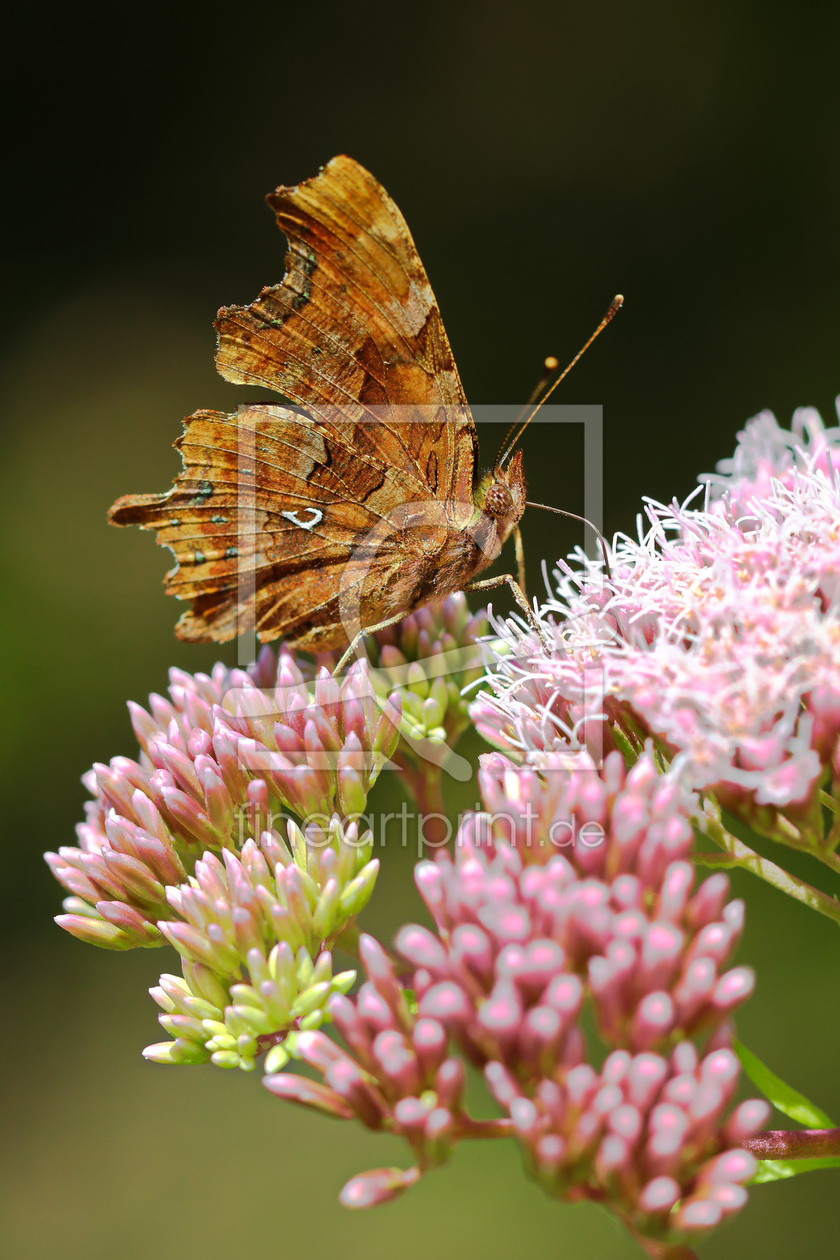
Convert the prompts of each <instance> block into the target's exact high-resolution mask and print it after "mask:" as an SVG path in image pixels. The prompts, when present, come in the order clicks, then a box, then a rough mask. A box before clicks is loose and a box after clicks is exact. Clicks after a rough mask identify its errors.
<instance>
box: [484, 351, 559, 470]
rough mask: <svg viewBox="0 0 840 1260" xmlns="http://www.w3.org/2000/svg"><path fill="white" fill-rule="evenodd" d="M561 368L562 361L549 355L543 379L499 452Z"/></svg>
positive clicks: (531, 393) (544, 364) (529, 396)
mask: <svg viewBox="0 0 840 1260" xmlns="http://www.w3.org/2000/svg"><path fill="white" fill-rule="evenodd" d="M559 366H560V360H559V359H555V357H554V355H553V354H550V355H549V356H548V357H547V358H546V359H545V361H544V363H543V373H542V376H541V377H540V379H539V380H538V381H537V383H536V385H535V386H534V388H533V389H532V390H531V392H530V394H529V395H528V397H527V399H526V401H525V405H524V406H523V407H521V408H520V410H519V415H518V416H517V417H516V419H515V420H514V422H513V424H512V425H511V426H510V428H509V429H508V431H507V433H506V434H505V436H504V440H503V441H502V444H501V446H500V447H499V450H504V448H505V447H506V446H507V444H508V441H509V439H510V435H511V434H512V433H515V432H516V430H517V429H518V428H519V426H520V425H521V423H522V421H523V420H524V418H525V416H527V414H528V412H529V411H530V410H531V408H532V407H533V405H534V403H535V402H536V401H537V399H538V398H539V396H540V394H541V393H542V392H543V390H544V389H545V387H546V385H547V384H548V382H549V381H550V380H551V378H552V376H553V375H554V373H555V372H556V371H557V369H558V368H559ZM498 462H499V461H498V460H496V463H497V464H498Z"/></svg>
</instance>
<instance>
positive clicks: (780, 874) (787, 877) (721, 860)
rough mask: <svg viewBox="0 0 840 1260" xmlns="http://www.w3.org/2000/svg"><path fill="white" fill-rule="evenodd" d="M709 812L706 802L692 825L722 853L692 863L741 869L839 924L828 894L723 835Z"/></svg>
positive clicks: (838, 910) (836, 905) (839, 904)
mask: <svg viewBox="0 0 840 1260" xmlns="http://www.w3.org/2000/svg"><path fill="white" fill-rule="evenodd" d="M713 811H714V807H713V806H711V803H710V802H708V798H707V806H706V810H705V812H704V813H703V814H702V815H701V816H700V817H699V818H695V823H696V825H697V827H698V828H699V830H700V831H701V832H702V833H703V835H705V836H708V837H709V839H710V840H713V841H714V843H715V844H717V845H719V846H720V848H721V849H723V853H721V854H718V853H695V854H694V860H695V861H696V862H699V863H700V864H701V865H703V866H738V867H741V869H742V870H745V871H750V872H751V873H752V874H753V875H757V876H758V878H759V879H763V880H764V882H765V883H766V884H772V886H773V887H774V888H778V890H779V891H780V892H783V893H786V894H787V896H788V897H793V898H794V900H795V901H801V902H802V904H803V905H805V906H808V908H809V909H811V910H816V911H817V913H818V914H822V915H825V917H826V918H827V919H833V920H834V922H835V923H838V924H840V901H837V899H836V898H834V897H831V896H829V894H828V893H824V892H821V891H820V889H819V888H814V886H813V885H812V884H807V883H806V882H805V880H803V879H798V878H797V877H796V876H795V875H791V874H789V873H788V872H787V871H785V870H783V869H782V867H781V866H777V865H776V863H775V862H771V861H770V860H769V859H768V858H763V857H761V855H760V854H758V853H756V852H755V850H754V849H751V848H750V847H749V845H746V844H744V842H743V841H742V840H739V839H737V837H736V836H733V835H732V833H731V832H730V831H727V830H726V828H725V827H724V825H723V823H722V822H721V821H720V818H718V817H715V814H714V812H713Z"/></svg>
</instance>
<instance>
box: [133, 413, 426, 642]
mask: <svg viewBox="0 0 840 1260" xmlns="http://www.w3.org/2000/svg"><path fill="white" fill-rule="evenodd" d="M356 441H357V433H356V426H355V425H354V424H352V423H349V424H344V425H339V424H337V423H334V424H332V425H326V424H318V423H316V422H313V421H312V420H310V419H309V418H307V417H305V416H301V415H298V414H297V413H296V412H293V411H290V410H289V409H288V408H283V407H272V406H253V407H243V408H241V409H240V411H239V412H237V413H235V414H233V415H225V414H223V413H221V412H211V411H200V412H197V413H196V414H195V415H193V416H190V417H188V419H187V420H186V422H185V431H184V434H183V436H182V437H181V438H180V439H179V441H178V443H177V446H178V447H179V449H180V452H181V456H182V459H183V463H184V468H183V471H182V472H181V474H180V475H179V476H178V478H177V480H176V482H175V485H174V487H173V488H172V490H170V491H168V492H167V493H166V494H162V495H127V496H125V497H124V498H122V499H120V500H119V501H118V502H117V503H115V504H114V506H113V508H112V509H111V520H112V521H113V522H114V523H115V524H117V525H139V526H140V528H142V529H153V530H155V531H156V533H157V541H158V543H160V545H161V546H166V547H169V548H170V550H171V551H172V553H173V555H174V556H175V560H176V566H175V568H174V569H172V570H171V572H170V573H169V574H168V575H167V582H166V589H167V592H168V593H169V594H172V595H175V596H177V597H178V598H179V599H190V600H193V601H194V607H193V610H192V611H191V612H190V613H186V614H185V615H184V617H183V618H182V619H181V622H180V623H179V626H178V634H179V637H181V638H188V639H199V640H201V639H207V638H213V639H218V640H222V641H223V640H226V639H229V638H233V637H234V636H235V635H236V634H238V633H241V632H242V631H243V630H245V629H248V628H255V629H256V630H257V633H258V634H259V636H260V638H264V639H271V638H275V637H276V636H278V635H280V634H283V635H285V636H287V637H289V638H290V639H291V640H293V641H294V642H295V643H297V644H298V645H299V646H311V645H312V644H313V643H314V644H317V646H319V647H326V646H340V645H341V644H342V643H344V642H346V639H347V635H346V632H345V630H344V628H343V625H342V616H341V609H340V608H339V604H338V601H339V596H340V595H341V592H342V589H343V590H344V592H345V597H346V598H347V593H348V592H349V593H350V595H349V598H350V599H351V606H352V600H353V599H354V598H355V596H358V598H359V601H360V607H359V611H360V615H362V616H363V618H364V620H365V622H367V620H368V618H369V617H371V618H372V619H373V620H381V619H382V618H383V617H385V616H388V615H389V612H388V611H387V610H389V609H391V608H392V607H393V608H397V609H398V608H400V607H402V606H403V605H402V603H401V600H403V599H410V597H411V590H410V581H409V574H408V572H407V571H406V565H405V559H406V548H407V547H408V548H409V549H411V550H413V551H414V553H415V567H416V565H417V563H418V562H419V563H421V564H422V560H423V557H424V554H426V553H431V555H434V554H435V553H436V552H437V551H439V550H440V548H441V547H442V546H443V545H444V542H445V539H446V532H447V531H446V527H445V521H444V520H443V519H442V517H441V516H440V514H438V517H439V519H438V520H437V522H435V520H434V516H435V513H434V512H432V513H429V511H428V509H427V506H426V505H425V500H424V499H423V498H422V497H421V496H419V495H415V498H416V501H417V502H418V503H419V504H423V505H424V506H423V528H422V530H418V529H412V530H409V531H407V532H405V531H401V530H399V529H398V528H397V527H398V525H399V523H400V521H399V505H400V504H401V503H403V502H405V499H404V495H402V493H401V483H403V482H405V481H406V480H407V478H406V476H405V475H404V473H403V470H402V466H401V465H398V464H393V463H387V462H385V461H384V460H382V459H378V458H376V457H375V455H374V454H372V453H371V452H369V451H363V452H360V451H359V450H358V449H357V448H356V446H355V443H356ZM403 462H405V461H403ZM395 506H396V509H397V514H396V516H395ZM403 511H405V509H403ZM395 601H396V602H395ZM382 610H385V611H382ZM345 619H346V614H345Z"/></svg>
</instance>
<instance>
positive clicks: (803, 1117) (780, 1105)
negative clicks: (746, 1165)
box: [732, 1041, 840, 1181]
mask: <svg viewBox="0 0 840 1260" xmlns="http://www.w3.org/2000/svg"><path fill="white" fill-rule="evenodd" d="M732 1045H733V1049H734V1050H735V1053H736V1054H737V1056H738V1058H739V1059H740V1060H741V1066H742V1068H743V1069H744V1071H745V1072H746V1074H747V1076H748V1077H749V1078H750V1080H751V1081H752V1083H753V1085H756V1086H757V1087H758V1088H759V1089H760V1090H761V1092H762V1094H763V1095H764V1097H765V1098H766V1099H767V1100H768V1102H771V1103H772V1104H773V1106H774V1107H775V1108H776V1110H777V1111H781V1113H782V1115H783V1116H788V1117H789V1118H790V1119H791V1120H795V1121H796V1123H797V1124H802V1125H804V1126H805V1128H806V1129H833V1128H834V1121H833V1120H831V1119H830V1118H829V1117H828V1116H827V1115H826V1114H825V1112H824V1111H821V1110H820V1108H819V1107H815V1106H814V1104H813V1103H812V1102H809V1100H808V1099H807V1098H806V1097H805V1096H804V1094H800V1093H799V1090H797V1089H794V1088H793V1086H792V1085H786V1084H785V1082H784V1081H783V1080H781V1078H780V1077H778V1076H776V1074H775V1072H771V1071H770V1069H769V1068H768V1067H765V1065H764V1064H763V1063H762V1062H761V1059H759V1058H758V1057H757V1056H756V1055H754V1054H753V1052H752V1050H748V1049H747V1047H746V1046H745V1045H743V1044H742V1043H741V1042H740V1041H734V1042H733V1043H732ZM837 1158H838V1159H840V1157H837ZM833 1159H835V1156H833V1155H831V1156H825V1157H824V1158H822V1159H816V1160H807V1159H797V1160H785V1159H782V1160H763V1161H762V1163H763V1164H768V1165H771V1164H772V1165H774V1166H775V1165H778V1166H779V1167H781V1166H782V1165H787V1164H795V1165H796V1172H806V1171H807V1169H806V1168H805V1165H806V1164H813V1165H816V1166H817V1167H820V1168H830V1167H832V1166H833V1165H832V1164H831V1162H830V1161H831V1160H833ZM793 1175H794V1174H793V1173H792V1172H784V1173H779V1174H778V1176H779V1177H792V1176H793ZM764 1180H766V1181H776V1180H778V1177H766V1178H764Z"/></svg>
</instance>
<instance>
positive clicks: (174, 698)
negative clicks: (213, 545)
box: [47, 648, 400, 949]
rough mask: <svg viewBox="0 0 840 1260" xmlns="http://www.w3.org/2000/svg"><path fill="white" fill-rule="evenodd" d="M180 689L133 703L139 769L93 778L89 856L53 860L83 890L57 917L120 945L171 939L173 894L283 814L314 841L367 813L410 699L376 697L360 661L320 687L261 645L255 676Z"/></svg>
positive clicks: (123, 760) (321, 678)
mask: <svg viewBox="0 0 840 1260" xmlns="http://www.w3.org/2000/svg"><path fill="white" fill-rule="evenodd" d="M310 672H311V671H310ZM170 680H171V681H170V688H169V699H165V698H164V697H162V696H158V695H153V696H151V697H150V701H149V711H146V710H145V709H143V708H141V706H140V705H137V704H133V703H130V704H129V709H130V712H131V720H132V725H133V727H134V731H135V734H136V736H137V740H138V742H139V744H140V748H141V752H140V756H139V758H138V760H137V761H134V760H132V759H130V758H128V757H115V758H113V760H112V761H111V762H110V764H109V765H107V766H105V765H96V766H94V767H93V769H92V770H91V771H89V773H88V774H87V775H85V777H84V782H85V786H86V787H87V788H88V790H89V791H90V792H91V793H92V794H93V797H94V799H93V800H92V801H90V802H89V803H88V804H87V806H86V811H85V812H86V815H87V817H86V821H85V822H84V823H82V824H81V825H80V826H79V827H78V828H77V831H78V836H79V847H78V848H70V847H67V848H62V849H60V850H59V851H58V853H49V854H47V862H48V863H49V865H50V867H51V869H52V871H53V874H54V875H55V876H56V878H57V879H58V880H59V882H60V883H62V884H63V885H64V886H65V888H67V889H68V891H69V892H70V893H71V894H72V896H71V897H70V898H68V899H67V901H66V902H65V909H66V910H67V912H68V913H67V914H65V915H62V916H60V917H59V919H58V922H59V923H60V924H61V926H62V927H64V928H66V929H67V930H68V931H69V932H72V933H73V935H75V936H78V937H80V938H81V939H82V940H87V941H90V942H92V943H93V944H97V945H103V946H106V947H107V948H110V949H130V948H133V947H134V946H137V945H155V944H162V943H163V940H164V938H163V935H162V933H161V930H160V926H159V925H160V921H161V920H168V919H172V918H174V917H177V911H176V909H175V907H174V906H173V904H172V901H171V899H170V896H169V891H170V890H171V889H172V888H176V887H177V886H179V885H180V884H182V883H183V882H184V880H186V879H187V878H188V876H189V875H190V874H191V873H192V871H193V868H194V866H195V863H196V861H197V860H198V859H199V858H200V857H201V855H202V854H203V853H204V852H205V851H206V850H210V851H211V852H212V851H215V852H221V851H223V850H236V849H241V848H242V845H243V844H244V843H245V841H246V840H247V839H248V838H255V837H259V835H260V834H261V832H262V831H264V830H269V831H270V830H271V829H272V827H273V826H274V824H275V823H276V822H279V821H281V820H283V819H284V818H287V817H288V815H286V814H285V813H284V811H286V810H289V811H291V812H292V814H294V815H296V816H297V818H298V819H299V820H300V821H301V822H302V823H303V824H304V829H305V832H306V835H307V838H308V839H309V840H310V841H311V842H318V841H319V839H321V838H323V837H324V836H325V835H326V834H327V833H328V831H329V827H330V820H331V819H332V817H333V815H334V814H336V815H338V817H339V818H340V819H341V820H352V819H354V818H357V817H358V816H359V815H360V814H361V813H362V811H363V810H364V807H365V803H366V801H367V795H368V792H369V791H370V788H371V787H372V785H373V783H374V782H375V781H376V779H377V777H378V775H379V773H380V771H381V769H382V767H383V765H384V764H385V763H386V762H387V760H388V758H389V757H391V756H392V754H393V753H394V751H395V750H396V747H397V743H398V740H399V725H400V702H399V697H398V696H397V695H391V696H388V697H386V698H384V699H379V698H377V696H376V694H375V691H374V688H373V684H372V682H371V679H370V674H369V671H368V670H367V668H366V667H365V666H363V665H361V664H359V665H357V666H355V667H354V668H353V669H352V670H351V671H350V673H349V674H348V675H347V677H346V678H345V679H343V680H342V681H341V683H339V682H338V680H336V679H334V678H333V677H332V676H331V675H330V673H329V670H328V669H326V668H322V669H321V670H320V671H319V673H318V675H317V677H316V678H314V679H311V678H307V676H306V674H305V673H304V672H303V670H302V669H301V667H300V665H299V663H298V662H297V661H296V659H295V657H294V655H293V654H292V653H291V652H289V651H288V650H284V649H281V650H280V652H279V654H277V655H275V653H274V652H273V651H272V650H271V648H264V649H263V650H262V652H261V653H260V656H259V658H258V660H257V662H256V663H255V665H254V666H253V667H252V668H251V669H249V670H248V671H247V672H246V671H243V670H238V669H233V670H228V669H226V668H225V667H224V666H222V665H217V666H216V667H215V669H214V670H213V673H212V675H206V674H195V675H192V674H185V673H183V672H182V671H181V670H175V669H173V670H172V671H171V674H170Z"/></svg>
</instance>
